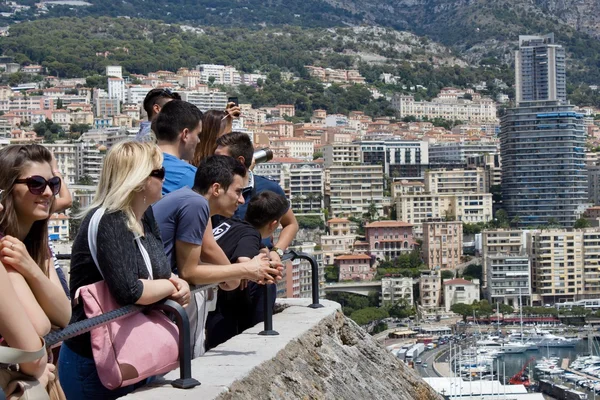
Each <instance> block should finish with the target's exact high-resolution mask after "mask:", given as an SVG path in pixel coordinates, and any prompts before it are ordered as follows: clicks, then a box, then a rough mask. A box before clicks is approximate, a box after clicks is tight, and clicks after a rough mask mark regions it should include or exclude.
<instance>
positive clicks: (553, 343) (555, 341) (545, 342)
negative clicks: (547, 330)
mask: <svg viewBox="0 0 600 400" xmlns="http://www.w3.org/2000/svg"><path fill="white" fill-rule="evenodd" d="M578 341H579V339H578V338H568V339H567V338H566V337H564V336H556V335H553V334H546V335H544V336H543V337H542V340H540V341H539V343H538V348H543V347H575V346H576V345H577V342H578Z"/></svg>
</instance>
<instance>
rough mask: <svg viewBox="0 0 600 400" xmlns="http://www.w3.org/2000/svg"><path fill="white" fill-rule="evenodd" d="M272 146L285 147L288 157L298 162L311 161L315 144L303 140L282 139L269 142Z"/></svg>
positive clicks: (308, 140)
mask: <svg viewBox="0 0 600 400" xmlns="http://www.w3.org/2000/svg"><path fill="white" fill-rule="evenodd" d="M271 143H272V144H273V146H276V147H287V148H288V149H290V157H292V158H298V159H300V160H312V159H313V154H314V152H315V143H314V142H313V141H312V140H310V139H304V138H282V139H273V140H271Z"/></svg>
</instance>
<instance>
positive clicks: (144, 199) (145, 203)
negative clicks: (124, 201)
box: [144, 196, 146, 205]
mask: <svg viewBox="0 0 600 400" xmlns="http://www.w3.org/2000/svg"><path fill="white" fill-rule="evenodd" d="M144 205H146V196H144Z"/></svg>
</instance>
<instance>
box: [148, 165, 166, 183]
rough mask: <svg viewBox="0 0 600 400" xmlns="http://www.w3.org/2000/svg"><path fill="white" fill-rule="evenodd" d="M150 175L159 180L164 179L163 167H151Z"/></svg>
mask: <svg viewBox="0 0 600 400" xmlns="http://www.w3.org/2000/svg"><path fill="white" fill-rule="evenodd" d="M150 176H153V177H155V178H158V179H160V180H161V181H162V180H163V179H165V167H160V168H159V169H153V170H152V172H150Z"/></svg>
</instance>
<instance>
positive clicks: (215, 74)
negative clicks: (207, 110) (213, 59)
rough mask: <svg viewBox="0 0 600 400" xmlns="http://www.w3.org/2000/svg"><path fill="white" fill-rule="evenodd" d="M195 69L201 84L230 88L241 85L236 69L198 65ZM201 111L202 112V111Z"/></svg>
mask: <svg viewBox="0 0 600 400" xmlns="http://www.w3.org/2000/svg"><path fill="white" fill-rule="evenodd" d="M196 69H197V70H199V71H200V80H201V81H202V82H209V83H214V84H216V85H231V86H237V85H239V84H241V83H242V76H241V75H240V73H239V72H238V71H237V69H235V68H234V67H232V66H229V65H216V64H200V65H198V66H197V67H196ZM211 81H212V82H211ZM224 108H225V107H223V109H224ZM201 110H202V109H201ZM202 111H203V112H204V110H202Z"/></svg>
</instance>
